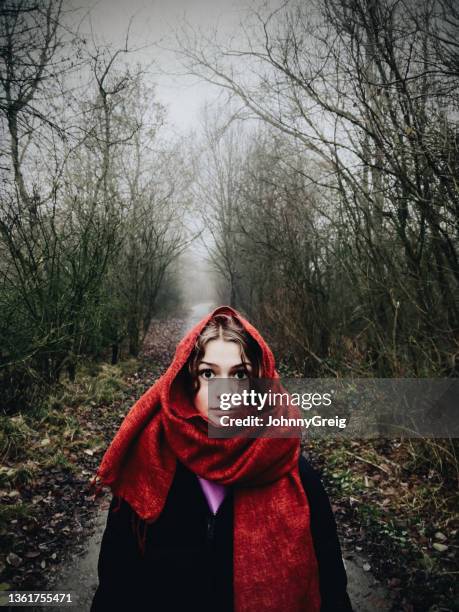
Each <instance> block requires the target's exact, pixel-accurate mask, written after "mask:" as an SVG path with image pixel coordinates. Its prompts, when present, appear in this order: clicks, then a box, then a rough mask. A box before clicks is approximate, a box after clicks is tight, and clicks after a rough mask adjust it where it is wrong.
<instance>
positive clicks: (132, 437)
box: [92, 306, 320, 612]
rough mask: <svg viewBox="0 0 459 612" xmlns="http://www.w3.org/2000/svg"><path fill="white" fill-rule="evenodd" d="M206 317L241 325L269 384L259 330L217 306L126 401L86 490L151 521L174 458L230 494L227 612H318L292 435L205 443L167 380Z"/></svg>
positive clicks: (194, 416) (268, 356)
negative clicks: (230, 598) (106, 491)
mask: <svg viewBox="0 0 459 612" xmlns="http://www.w3.org/2000/svg"><path fill="white" fill-rule="evenodd" d="M216 314H229V315H232V316H233V317H235V318H236V319H237V320H239V321H240V323H241V324H242V325H243V327H244V328H245V330H246V331H247V332H248V333H249V334H250V335H251V336H252V337H253V338H254V339H255V340H256V341H257V343H258V344H259V346H260V348H261V351H262V356H263V359H262V375H263V377H264V378H278V374H277V372H276V370H275V363H274V357H273V354H272V352H271V350H270V348H269V347H268V345H267V344H266V342H265V341H264V340H263V338H262V337H261V335H260V334H259V332H258V331H257V330H256V329H255V328H254V327H253V326H252V325H251V324H250V323H249V322H248V321H246V320H245V319H244V318H243V317H242V316H241V315H240V314H239V313H238V312H237V311H235V310H234V309H232V308H230V307H228V306H223V307H220V308H217V309H216V310H215V311H214V312H213V313H211V314H209V315H208V316H206V317H205V318H204V319H202V320H201V321H200V322H199V323H198V324H197V325H196V326H195V327H194V328H193V329H191V331H190V332H189V333H188V334H187V335H186V336H185V337H184V338H183V339H182V340H181V342H180V343H179V344H178V346H177V349H176V352H175V356H174V359H173V361H172V363H171V365H170V367H169V368H168V369H167V371H166V372H165V374H163V376H162V377H161V378H160V379H159V380H158V381H157V382H156V383H155V384H154V385H153V386H152V387H151V388H150V389H149V390H148V391H146V393H144V395H143V396H142V397H141V398H140V399H139V400H138V401H137V402H136V403H135V404H134V406H133V407H132V408H131V410H130V411H129V413H128V414H127V416H126V417H125V419H124V421H123V423H122V424H121V426H120V429H119V430H118V432H117V434H116V435H115V437H114V439H113V441H112V442H111V444H110V446H109V448H108V449H107V451H106V452H105V455H104V457H103V459H102V462H101V464H100V466H99V469H98V471H97V474H96V476H95V477H94V479H93V481H92V486H93V487H95V489H96V495H97V494H98V493H99V492H100V490H101V488H102V487H104V486H109V487H110V488H111V490H112V493H113V495H115V496H117V497H119V498H122V499H124V500H126V501H127V502H128V503H129V504H130V506H131V507H132V508H133V510H134V511H135V513H136V514H137V516H138V517H140V519H143V521H145V522H146V524H148V523H151V522H154V521H155V520H156V519H157V518H158V516H159V515H160V513H161V511H162V509H163V507H164V504H165V500H166V497H167V494H168V491H169V488H170V486H171V483H172V480H173V478H174V474H175V468H176V461H177V458H178V459H179V460H180V461H181V462H182V463H183V464H184V465H185V466H186V467H187V468H189V469H190V470H191V471H193V472H194V473H195V474H197V475H198V476H202V477H203V478H206V479H208V480H213V481H215V482H218V483H221V484H222V485H227V486H232V487H233V488H234V533H233V541H234V553H233V564H234V574H233V580H234V583H233V588H234V609H235V612H300V611H302V612H305V611H308V612H316V611H318V610H320V593H319V577H318V566H317V560H316V556H315V552H314V547H313V542H312V537H311V531H310V512H309V504H308V500H307V497H306V495H305V493H304V489H303V487H302V484H301V480H300V475H299V469H298V460H299V453H300V445H299V440H298V439H297V438H228V439H212V438H209V437H208V435H207V423H206V422H205V420H204V419H203V417H202V416H201V415H200V414H199V413H198V412H197V411H196V409H195V408H194V406H193V404H192V401H191V400H190V399H189V397H188V395H187V394H186V392H185V390H184V389H183V386H182V385H181V384H180V382H179V381H180V377H177V375H178V374H179V372H180V370H181V369H182V367H183V366H184V364H186V362H187V360H188V357H189V356H190V354H191V352H192V350H193V348H194V346H195V342H196V339H197V337H198V336H199V334H200V333H201V331H202V330H203V329H204V327H205V326H206V325H207V323H208V322H209V321H210V319H211V318H212V316H214V315H216Z"/></svg>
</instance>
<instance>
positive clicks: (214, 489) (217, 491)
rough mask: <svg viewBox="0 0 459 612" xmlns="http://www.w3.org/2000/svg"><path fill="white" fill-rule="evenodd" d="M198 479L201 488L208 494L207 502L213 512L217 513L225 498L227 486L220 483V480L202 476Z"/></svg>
mask: <svg viewBox="0 0 459 612" xmlns="http://www.w3.org/2000/svg"><path fill="white" fill-rule="evenodd" d="M198 480H199V484H200V485H201V489H202V491H203V493H204V495H205V496H206V499H207V503H208V504H209V508H210V509H211V511H212V514H217V510H218V509H219V508H220V504H221V503H222V501H223V500H224V499H225V495H226V487H225V486H224V485H221V484H218V482H213V481H212V480H206V479H205V478H201V476H198Z"/></svg>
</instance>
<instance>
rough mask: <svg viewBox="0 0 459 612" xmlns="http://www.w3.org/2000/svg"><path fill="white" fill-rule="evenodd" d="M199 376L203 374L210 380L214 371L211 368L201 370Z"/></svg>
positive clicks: (203, 376)
mask: <svg viewBox="0 0 459 612" xmlns="http://www.w3.org/2000/svg"><path fill="white" fill-rule="evenodd" d="M199 376H202V378H205V379H206V380H210V379H211V378H213V377H214V373H213V372H212V370H210V369H207V370H201V371H200V372H199Z"/></svg>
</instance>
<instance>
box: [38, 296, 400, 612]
mask: <svg viewBox="0 0 459 612" xmlns="http://www.w3.org/2000/svg"><path fill="white" fill-rule="evenodd" d="M212 307H213V304H212V303H210V302H202V303H199V304H195V305H193V306H191V307H190V310H189V313H188V315H187V317H186V319H185V322H184V324H183V327H182V329H181V332H180V334H179V335H178V337H177V339H176V340H179V339H180V337H181V336H182V335H183V334H185V333H186V332H187V331H189V330H190V328H191V327H193V326H194V325H195V324H196V323H198V321H199V320H200V319H201V318H202V317H203V316H205V315H206V314H207V313H208V312H209V311H210V310H211V309H212ZM108 506H109V497H108V498H107V499H105V500H104V501H103V502H101V503H100V505H99V506H98V510H96V514H95V519H94V524H93V527H94V529H93V533H92V534H91V535H90V536H89V537H88V539H87V541H86V546H85V548H84V551H83V552H82V553H79V554H78V555H74V556H73V557H72V559H71V561H70V562H69V563H67V564H66V566H65V568H62V569H61V572H60V573H59V574H58V576H57V577H56V579H55V581H54V583H53V585H52V587H50V588H52V589H53V590H55V591H59V592H72V593H74V595H75V597H76V600H77V605H76V607H74V608H73V609H76V610H78V612H80V611H81V612H86V611H89V609H90V606H91V602H92V598H93V596H94V593H95V590H96V588H97V584H98V576H97V562H98V558H99V550H100V544H101V540H102V535H103V532H104V529H105V525H106V521H107V512H108ZM343 555H344V559H345V565H346V571H347V575H348V592H349V596H350V598H351V601H352V604H353V607H354V610H355V611H356V612H373V611H375V610H382V611H387V612H388V611H389V610H390V607H391V602H390V595H389V592H388V591H387V590H386V589H385V588H384V587H383V586H382V585H381V584H380V583H379V582H378V581H377V580H376V579H375V578H374V577H373V576H372V574H371V572H370V571H365V570H364V569H363V568H364V567H366V562H365V559H364V558H363V557H360V556H359V555H358V554H357V553H355V551H351V550H346V549H343ZM66 609H67V608H66ZM216 612H218V611H216Z"/></svg>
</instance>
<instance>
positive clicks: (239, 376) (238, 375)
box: [234, 370, 248, 380]
mask: <svg viewBox="0 0 459 612" xmlns="http://www.w3.org/2000/svg"><path fill="white" fill-rule="evenodd" d="M234 378H237V379H238V380H244V379H246V378H248V376H247V372H246V371H245V370H238V371H237V372H235V373H234Z"/></svg>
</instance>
